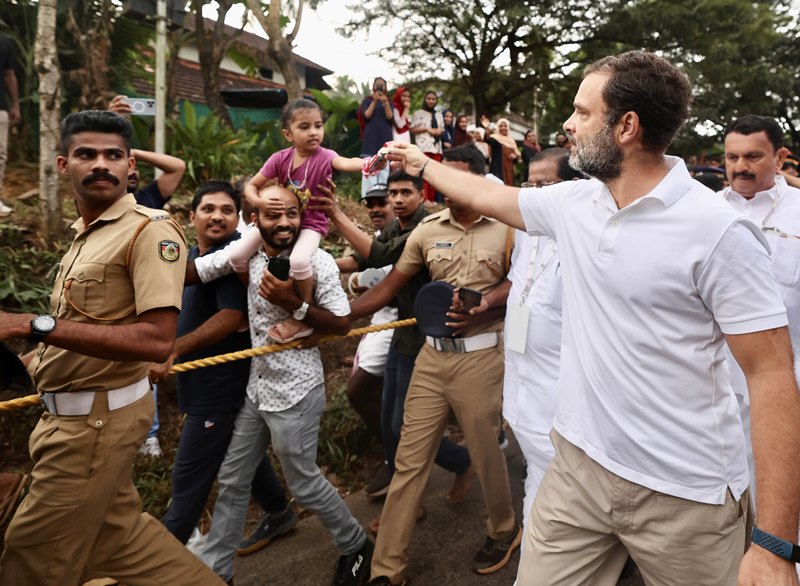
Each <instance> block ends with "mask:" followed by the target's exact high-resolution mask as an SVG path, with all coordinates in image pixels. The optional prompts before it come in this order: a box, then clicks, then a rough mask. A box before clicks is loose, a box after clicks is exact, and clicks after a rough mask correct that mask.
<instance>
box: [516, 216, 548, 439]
mask: <svg viewBox="0 0 800 586" xmlns="http://www.w3.org/2000/svg"><path fill="white" fill-rule="evenodd" d="M508 279H509V280H510V281H511V290H510V291H509V293H508V306H509V307H511V306H512V305H514V304H519V303H522V304H524V305H525V306H526V307H528V312H529V313H528V327H527V332H526V333H527V337H526V342H525V353H524V354H521V353H519V352H515V351H514V350H511V349H510V348H509V347H508V343H507V341H508V335H509V332H510V331H511V329H512V327H514V326H513V324H511V323H509V321H510V320H511V319H513V317H512V314H511V312H506V323H505V336H506V345H505V359H506V369H505V377H504V383H503V417H504V418H505V420H506V421H508V423H509V424H510V425H511V426H512V428H513V429H514V430H515V431H517V430H524V431H528V432H531V433H537V434H548V433H550V430H551V429H552V428H553V415H554V413H555V407H556V394H557V391H558V371H559V364H560V362H561V361H560V359H559V356H560V354H561V305H562V303H561V265H560V263H559V259H558V249H557V248H556V243H555V241H553V240H552V239H550V238H548V237H547V236H537V237H534V236H528V235H527V234H526V233H525V232H521V231H519V230H516V231H515V233H514V251H513V252H512V253H511V271H509V274H508ZM526 290H527V291H526Z"/></svg>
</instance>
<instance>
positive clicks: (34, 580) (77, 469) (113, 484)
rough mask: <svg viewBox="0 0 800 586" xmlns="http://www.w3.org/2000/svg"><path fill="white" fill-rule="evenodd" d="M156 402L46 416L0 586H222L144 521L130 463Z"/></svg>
mask: <svg viewBox="0 0 800 586" xmlns="http://www.w3.org/2000/svg"><path fill="white" fill-rule="evenodd" d="M153 409H154V404H153V396H152V394H151V393H147V394H146V395H145V396H144V397H142V398H141V399H139V400H138V401H136V402H135V403H133V404H131V405H128V406H127V407H123V408H121V409H116V410H114V411H111V412H109V411H108V404H107V401H106V396H105V394H104V393H98V394H97V395H96V397H95V401H94V405H93V407H92V413H91V414H90V415H88V416H76V417H64V416H55V415H52V414H50V413H45V414H43V415H42V418H41V419H40V420H39V423H38V424H37V425H36V428H35V429H34V431H33V433H32V434H31V438H30V450H31V458H32V459H33V461H34V467H33V471H32V473H31V474H32V476H33V483H32V484H31V490H30V493H29V494H28V496H27V497H25V500H24V501H23V502H22V504H21V505H20V507H19V510H18V511H17V514H16V515H15V516H14V519H13V520H12V522H11V525H10V526H9V528H8V532H7V533H6V549H5V552H4V553H3V557H2V559H0V586H21V585H23V584H37V585H47V586H75V585H76V584H79V583H81V580H82V579H87V578H93V577H100V576H106V577H109V578H115V579H117V580H119V581H121V582H123V583H124V584H126V585H127V586H157V585H162V584H170V585H171V586H173V585H184V584H185V585H186V586H190V585H192V586H196V585H199V584H202V585H203V586H205V585H214V584H224V583H223V582H222V580H220V579H219V577H217V575H216V574H214V572H212V571H211V570H210V569H209V568H207V567H206V566H205V565H204V564H203V563H202V562H201V561H200V560H199V559H197V558H196V557H194V555H192V553H190V552H189V550H187V549H186V548H185V547H184V546H183V545H181V543H180V542H179V541H178V540H177V539H175V538H174V537H173V536H172V535H170V534H169V532H167V530H166V529H165V528H164V526H163V525H162V524H161V523H160V522H159V521H157V520H156V519H154V518H153V517H151V516H150V515H148V514H147V513H143V512H142V502H141V499H140V498H139V493H138V492H137V491H136V488H135V487H134V486H133V482H132V479H131V468H132V464H133V460H134V457H135V456H136V453H137V451H138V449H139V445H140V444H141V442H142V440H143V439H144V437H145V436H146V435H147V431H148V430H149V429H150V425H151V424H152V421H153Z"/></svg>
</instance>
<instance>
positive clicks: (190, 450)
mask: <svg viewBox="0 0 800 586" xmlns="http://www.w3.org/2000/svg"><path fill="white" fill-rule="evenodd" d="M240 202H241V197H240V195H239V193H238V192H237V191H236V190H235V189H234V188H233V186H232V185H231V184H230V183H228V182H226V181H209V182H207V183H205V184H203V185H201V186H200V187H199V188H198V190H197V191H196V192H195V194H194V197H193V198H192V203H191V208H192V210H191V212H190V213H189V220H190V221H191V222H192V225H193V226H194V228H195V230H196V232H197V246H195V247H194V248H192V249H191V250H190V251H189V258H190V259H194V258H196V257H198V256H201V255H204V254H209V253H213V251H214V250H217V249H219V248H221V247H223V246H225V245H226V244H227V243H228V242H230V241H232V240H236V239H237V238H239V234H238V233H237V232H236V225H237V223H238V221H239V215H238V214H239V206H240ZM246 324H247V291H246V290H245V288H244V286H243V285H242V283H241V282H240V281H239V279H238V278H237V277H236V275H228V276H226V277H222V278H220V279H216V280H214V281H212V282H210V283H208V284H203V283H199V284H195V285H189V286H188V287H186V288H185V289H184V290H183V309H182V311H181V313H180V315H179V316H178V339H177V340H176V341H175V349H174V350H173V352H172V355H171V356H170V358H169V360H167V361H166V362H164V363H162V364H157V365H153V366H152V368H151V369H150V380H151V381H153V382H159V381H160V380H161V379H163V378H164V377H165V376H166V375H167V374H168V373H169V370H170V368H171V367H172V364H173V363H174V362H188V361H192V360H198V359H201V358H207V357H209V356H217V355H219V354H228V353H230V352H237V351H239V350H246V349H247V348H250V334H249V332H248V331H247V328H246V327H245V328H244V331H242V326H246ZM249 371H250V360H236V361H234V362H228V363H225V364H217V365H214V366H209V367H206V368H202V369H199V370H190V371H187V372H182V373H179V374H178V407H179V408H180V410H181V411H182V412H183V413H184V414H185V418H184V420H183V427H182V429H181V437H180V441H179V443H178V450H177V452H176V454H175V464H174V466H173V469H172V500H171V501H170V505H169V509H168V510H167V512H166V514H165V515H164V517H163V519H162V522H163V523H164V525H165V526H166V527H167V529H169V531H170V533H172V534H173V535H174V536H175V537H177V538H178V540H179V541H180V542H181V543H186V542H187V541H188V540H189V537H190V536H191V535H192V532H193V531H194V528H195V526H196V525H197V522H198V520H199V519H200V515H201V514H202V512H203V507H204V506H205V504H206V501H207V500H208V495H209V493H210V492H211V487H212V484H213V483H214V478H215V477H216V476H217V471H218V470H219V466H220V464H221V463H222V459H223V458H224V457H225V452H226V450H227V448H228V443H229V442H230V439H231V434H232V433H233V423H234V421H235V419H236V413H237V412H238V410H239V409H240V408H241V406H242V403H243V402H244V394H245V388H246V386H247V379H248V373H249ZM252 492H253V496H255V497H256V499H257V500H258V501H259V503H260V504H261V506H262V507H263V508H264V509H265V510H266V511H267V513H266V514H265V517H264V519H265V520H267V522H268V523H269V525H270V527H269V529H268V530H267V531H262V532H264V533H268V535H267V537H270V538H272V539H274V538H275V537H278V536H279V535H283V534H285V533H287V532H288V531H290V530H291V529H292V528H293V527H294V526H295V525H296V524H297V516H296V515H295V514H294V510H293V509H292V507H291V506H289V504H288V503H287V502H286V497H285V494H284V492H283V487H281V485H280V482H278V479H277V478H276V477H275V472H274V471H273V469H272V466H271V464H270V462H269V458H268V457H264V458H262V461H261V464H260V465H259V468H258V471H257V473H256V477H255V478H254V482H253V486H252ZM263 523H264V522H263V521H262V523H261V524H260V526H263ZM254 535H255V536H256V537H259V536H260V534H259V533H258V530H257V531H256V533H255V534H254ZM262 537H263V536H262ZM251 541H252V543H251V544H250V545H249V547H246V548H243V547H241V546H240V554H241V553H242V552H241V550H242V549H246V550H247V553H249V552H251V551H256V550H257V549H258V548H259V547H258V546H262V547H263V546H264V545H266V544H267V543H268V542H269V541H268V539H264V538H261V539H251Z"/></svg>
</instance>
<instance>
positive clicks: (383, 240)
mask: <svg viewBox="0 0 800 586" xmlns="http://www.w3.org/2000/svg"><path fill="white" fill-rule="evenodd" d="M387 193H388V195H389V201H390V202H391V204H392V209H393V210H394V213H395V215H396V216H397V217H396V218H395V220H394V221H392V222H391V223H390V224H389V226H387V228H386V229H385V230H383V231H382V232H381V233H380V234H379V235H378V236H376V237H375V238H370V237H369V236H368V235H367V234H365V233H364V232H362V231H361V230H360V229H359V228H358V226H356V225H355V223H354V222H353V221H352V220H350V218H348V217H347V215H346V214H345V213H344V212H343V211H342V210H341V209H340V208H339V207H338V206H337V205H336V199H335V197H334V196H333V194H330V193H329V194H328V196H327V197H325V198H320V199H319V201H318V202H317V209H322V210H324V211H325V212H326V213H327V214H328V217H329V218H330V220H331V222H333V224H334V225H335V226H336V227H337V228H338V229H339V231H340V232H341V233H342V235H344V237H345V238H346V239H347V241H348V242H350V244H351V245H352V246H353V248H355V250H356V253H355V254H354V255H353V257H352V260H348V261H347V264H346V265H344V264H340V265H339V266H340V267H342V266H345V267H347V268H351V267H352V268H355V267H357V268H358V269H359V270H364V269H366V268H369V267H372V268H378V267H384V266H386V265H393V264H394V263H395V262H397V260H398V259H399V258H400V256H401V254H402V253H403V249H404V248H405V244H406V241H407V240H408V237H409V236H410V235H411V233H412V232H413V231H414V230H415V229H416V227H417V226H418V225H419V223H420V222H421V221H422V220H424V218H425V217H426V216H427V215H428V212H427V211H426V210H425V206H424V205H423V201H424V199H423V184H422V181H420V180H419V178H417V177H413V176H411V175H408V174H407V173H405V172H403V171H395V172H394V173H392V174H391V175H390V176H389V181H388V184H387ZM429 281H430V276H429V274H428V271H427V270H421V271H419V273H417V274H416V275H415V276H414V277H413V278H412V279H411V280H410V281H409V282H408V283H407V284H404V285H403V286H402V287H401V288H400V289H399V290H398V292H397V299H396V304H397V318H398V319H409V318H413V317H414V299H415V298H416V296H417V292H419V290H420V288H422V286H423V285H425V284H426V283H428V282H429ZM377 309H380V308H377ZM424 343H425V336H424V335H423V334H422V332H421V331H420V329H419V328H418V327H417V326H409V327H405V328H398V329H396V330H394V334H393V336H392V343H391V346H390V347H389V353H388V356H387V357H386V370H385V377H384V383H383V396H382V398H381V431H382V434H383V447H384V450H385V451H386V462H385V463H386V467H385V468H383V467H382V468H381V469H379V470H378V473H377V474H376V476H375V477H374V478H373V479H372V481H371V482H370V484H369V486H368V487H367V494H369V495H370V496H381V495H384V494H386V492H387V491H388V490H389V483H390V482H391V480H392V475H393V474H394V471H395V464H394V460H395V452H396V451H397V444H398V442H399V441H400V427H401V425H402V423H403V405H404V404H405V399H406V394H407V392H408V384H409V381H410V380H411V373H412V372H413V370H414V361H415V360H416V358H417V355H418V354H419V351H420V348H422V346H423V344H424ZM436 463H437V464H439V465H440V466H441V467H443V468H444V469H445V470H448V471H450V472H453V473H454V474H455V475H456V478H455V481H454V483H453V487H452V488H451V490H450V493H449V494H448V500H449V501H450V502H458V501H460V500H461V499H463V498H464V494H465V493H466V490H467V487H468V486H469V481H470V478H471V477H472V471H471V470H470V460H469V452H468V451H467V449H466V448H464V447H463V446H459V445H457V444H455V443H453V442H451V441H450V440H449V439H446V438H444V439H442V440H441V443H440V445H439V449H438V451H437V454H436ZM418 515H424V513H423V512H420V513H418ZM379 525H380V517H378V518H376V519H373V521H372V522H371V523H370V529H371V530H373V531H374V532H377V530H378V527H379Z"/></svg>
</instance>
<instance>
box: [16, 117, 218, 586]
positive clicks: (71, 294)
mask: <svg viewBox="0 0 800 586" xmlns="http://www.w3.org/2000/svg"><path fill="white" fill-rule="evenodd" d="M61 137H62V138H61V141H62V144H61V154H60V155H59V156H58V159H57V162H58V168H59V171H60V172H61V173H62V174H63V175H65V176H66V177H68V178H69V181H70V184H71V186H72V189H73V192H74V196H75V200H76V204H77V208H78V212H79V213H80V219H79V220H78V221H77V222H75V224H73V226H72V227H73V228H74V229H75V230H76V232H77V235H76V236H75V239H74V240H73V242H72V246H71V247H70V249H69V250H68V251H67V253H66V255H65V256H64V258H63V260H62V261H61V264H60V265H59V269H58V274H57V276H56V284H55V287H54V290H53V294H52V296H51V298H50V305H51V313H50V314H43V315H39V316H33V315H26V314H10V313H3V312H0V339H4V340H5V339H11V338H29V339H31V340H32V341H35V342H38V343H39V345H38V347H37V349H36V351H35V352H34V353H32V354H31V355H29V356H27V357H26V360H28V361H29V366H28V368H29V371H30V373H31V375H32V376H33V379H34V381H35V383H36V385H37V388H38V390H39V394H40V396H41V398H42V403H43V405H44V407H45V413H44V414H43V415H42V417H41V419H40V420H39V423H38V425H37V426H36V429H35V430H34V431H33V434H32V435H31V438H30V449H31V457H32V459H33V462H34V468H33V472H32V476H33V483H32V485H31V490H30V493H29V494H28V496H27V497H26V498H25V500H24V501H23V502H22V504H21V505H20V507H19V510H18V511H17V514H16V515H15V517H14V520H13V521H12V522H11V525H10V526H9V528H8V532H7V533H6V538H5V546H6V547H5V552H4V553H3V557H2V559H0V585H2V586H17V585H22V584H47V585H62V584H63V585H64V586H74V585H75V584H79V583H81V580H82V579H84V578H91V577H96V576H108V577H112V578H115V579H118V580H120V581H122V582H124V583H125V584H128V585H130V586H136V585H137V584H141V585H151V584H171V585H172V584H187V585H188V584H192V585H194V584H204V585H205V584H221V581H220V580H219V578H217V576H215V575H214V573H213V572H211V571H210V570H209V569H208V568H206V567H205V565H203V564H202V562H200V561H199V560H198V559H196V558H195V557H194V556H193V555H192V554H191V553H190V552H189V551H188V550H187V549H185V548H184V547H183V546H182V545H181V544H180V543H179V542H178V541H177V540H176V539H175V538H174V537H172V535H170V534H169V533H168V532H167V531H166V529H165V528H164V527H163V525H161V524H160V523H159V522H158V521H157V520H155V519H154V518H153V517H151V516H150V515H148V514H146V513H142V506H141V500H140V499H139V495H138V493H137V491H136V489H135V487H134V486H133V482H132V479H131V467H132V463H133V460H134V457H135V455H136V452H137V450H138V449H139V445H140V444H141V443H142V440H143V438H144V436H145V435H146V434H147V431H148V429H149V428H150V424H151V422H152V420H153V399H152V396H151V394H150V392H149V389H150V387H149V384H148V381H147V374H148V368H149V363H150V362H163V361H164V360H165V359H166V358H167V357H168V356H169V355H170V352H171V351H172V346H173V343H174V341H175V327H176V323H177V318H178V311H179V309H180V303H181V293H182V288H183V276H184V270H185V265H186V245H185V241H184V238H183V234H182V232H181V229H180V228H179V227H178V226H177V225H176V224H175V223H174V222H173V221H172V220H171V219H170V218H169V216H168V215H167V214H166V213H165V212H162V211H160V210H159V211H156V210H150V209H147V208H144V207H142V206H139V205H137V204H136V201H135V200H134V197H133V195H131V194H126V184H127V177H128V175H129V174H130V173H131V172H132V171H133V169H134V159H133V157H131V156H130V138H131V126H130V123H129V122H128V121H127V120H125V119H124V118H121V117H119V116H117V115H116V114H114V113H112V112H101V111H87V112H78V113H74V114H70V115H69V116H67V117H66V118H65V119H64V121H63V123H62V126H61Z"/></svg>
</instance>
